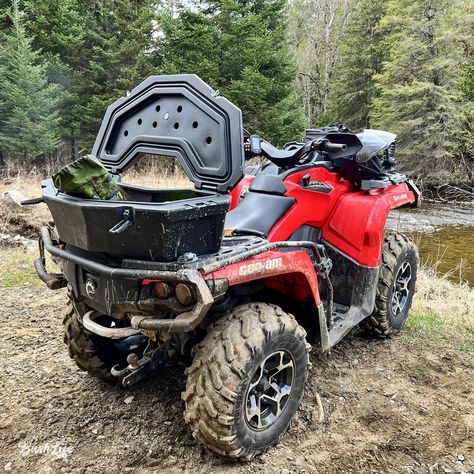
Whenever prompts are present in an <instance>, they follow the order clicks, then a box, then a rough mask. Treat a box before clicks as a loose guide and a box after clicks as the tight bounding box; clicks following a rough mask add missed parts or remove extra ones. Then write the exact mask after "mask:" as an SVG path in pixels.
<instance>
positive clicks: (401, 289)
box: [360, 234, 418, 338]
mask: <svg viewBox="0 0 474 474" xmlns="http://www.w3.org/2000/svg"><path fill="white" fill-rule="evenodd" d="M417 268H418V250H417V248H416V245H415V244H414V243H413V242H411V241H410V240H409V239H408V238H407V237H406V236H405V235H403V234H390V235H388V236H387V237H386V238H385V242H384V248H383V252H382V263H381V265H380V273H379V281H378V286H377V294H376V298H375V308H374V312H373V313H372V314H371V315H370V316H369V317H368V318H367V319H365V320H364V321H362V323H361V325H360V326H361V329H362V331H363V332H364V333H365V334H367V335H369V336H373V337H379V338H386V337H391V336H393V335H394V334H396V333H397V332H398V331H399V330H400V329H401V327H402V326H403V325H404V324H405V321H406V319H407V317H408V312H409V310H410V308H411V304H412V301H413V295H414V293H415V283H416V273H417Z"/></svg>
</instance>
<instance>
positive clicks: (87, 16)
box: [75, 0, 155, 148]
mask: <svg viewBox="0 0 474 474" xmlns="http://www.w3.org/2000/svg"><path fill="white" fill-rule="evenodd" d="M154 3H155V2H154V1H152V0H133V1H131V0H101V1H100V2H99V1H97V0H83V1H81V2H80V4H79V5H80V15H81V17H82V18H83V21H84V27H85V30H86V35H85V40H84V43H83V45H82V48H81V52H80V59H79V61H78V64H77V65H76V66H75V67H76V68H77V71H76V74H77V75H78V77H79V80H80V84H81V87H80V91H79V94H78V96H79V97H80V104H78V112H79V115H80V120H78V122H79V123H80V129H81V139H82V144H83V146H85V147H86V148H90V147H91V145H92V144H93V142H94V140H95V136H96V134H97V131H98V129H99V126H100V123H101V121H102V118H103V115H104V113H105V110H106V108H107V106H109V105H110V104H111V103H112V102H113V101H115V100H116V99H117V98H119V97H120V96H122V95H124V94H125V93H126V92H127V90H130V89H132V88H133V87H134V86H136V85H137V84H138V83H140V82H141V81H142V80H143V79H145V78H146V77H147V76H148V75H150V73H152V72H153V67H152V61H151V58H150V51H151V49H152V45H153V19H154Z"/></svg>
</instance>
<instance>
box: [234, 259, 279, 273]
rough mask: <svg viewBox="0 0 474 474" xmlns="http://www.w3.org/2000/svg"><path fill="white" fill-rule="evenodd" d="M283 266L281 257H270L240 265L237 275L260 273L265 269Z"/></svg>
mask: <svg viewBox="0 0 474 474" xmlns="http://www.w3.org/2000/svg"><path fill="white" fill-rule="evenodd" d="M281 266H283V261H282V258H281V257H279V258H270V259H269V260H267V261H265V262H253V263H249V264H248V265H242V266H241V267H240V268H239V276H247V275H255V274H256V273H262V272H263V271H265V270H273V269H274V268H279V267H281Z"/></svg>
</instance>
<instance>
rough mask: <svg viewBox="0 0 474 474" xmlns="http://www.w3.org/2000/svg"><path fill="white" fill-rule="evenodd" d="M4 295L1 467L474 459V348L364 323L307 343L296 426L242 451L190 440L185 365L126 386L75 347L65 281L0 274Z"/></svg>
mask: <svg viewBox="0 0 474 474" xmlns="http://www.w3.org/2000/svg"><path fill="white" fill-rule="evenodd" d="M0 297H1V301H2V303H1V309H0V329H1V334H2V336H1V343H0V365H1V367H0V370H1V374H2V376H1V377H0V406H1V410H0V470H5V471H7V472H8V471H11V472H14V473H18V472H20V473H22V472H35V473H37V472H39V473H56V472H82V473H99V472H100V473H105V472H107V473H109V472H133V473H146V472H170V473H175V472H176V473H178V472H190V473H191V472H192V473H206V474H208V473H222V472H223V473H237V472H242V473H260V472H261V473H267V472H268V473H281V472H291V473H303V472H306V473H313V472H321V473H326V472H329V473H333V472H334V473H343V472H363V473H368V472H379V473H382V472H383V473H392V472H393V473H399V472H408V473H427V472H433V473H438V472H439V473H445V472H451V473H461V472H464V473H472V472H474V450H473V443H472V439H473V433H474V413H473V408H472V402H473V396H474V395H473V390H474V356H473V354H469V353H463V352H455V351H450V352H446V351H436V350H433V349H430V348H427V347H426V346H424V345H423V344H422V343H421V342H420V343H415V344H407V343H406V342H404V340H403V338H401V337H395V338H393V339H391V340H387V341H383V340H382V341H381V340H370V339H364V338H361V337H358V336H349V337H348V338H347V339H346V340H345V341H343V342H342V343H341V344H340V345H338V346H337V347H336V348H335V349H334V350H333V351H332V353H331V354H330V355H328V356H322V355H318V354H316V353H314V352H313V353H312V355H311V362H312V364H313V368H312V369H311V371H310V374H309V379H308V383H307V386H306V390H305V395H304V398H303V400H302V404H301V407H300V410H299V411H298V414H297V417H296V419H295V421H294V423H293V424H292V426H291V428H290V430H289V431H288V432H287V433H286V434H285V436H283V438H282V439H281V441H280V443H279V444H278V445H277V446H276V447H275V448H273V449H271V450H270V451H268V452H267V453H265V454H263V455H262V456H260V457H257V458H255V459H254V460H253V461H251V462H250V463H235V462H229V461H226V460H223V459H221V458H219V457H217V456H215V455H214V454H212V453H209V452H207V451H204V450H203V449H202V448H201V447H200V446H199V445H198V444H197V443H196V442H195V441H194V440H193V438H192V436H191V433H190V430H189V428H188V427H187V426H186V424H185V423H184V420H183V409H184V403H183V402H182V401H181V399H180V393H181V391H182V390H183V388H184V385H185V377H184V374H183V368H177V369H176V370H166V371H162V372H161V373H159V374H157V375H156V376H155V377H153V378H152V379H150V380H148V381H147V382H145V383H142V384H140V385H138V386H135V387H133V388H132V389H129V390H124V389H122V388H120V387H115V386H109V385H107V384H105V383H102V382H100V381H98V380H96V379H94V378H92V377H90V376H88V375H87V374H86V373H83V372H81V371H79V369H78V368H77V367H76V366H75V364H74V362H73V361H72V360H70V359H69V356H68V353H67V348H66V346H65V345H64V344H63V342H62V325H61V319H62V317H63V313H64V309H65V305H66V292H65V291H59V292H55V293H52V292H50V291H49V290H47V289H45V288H42V287H39V288H31V287H18V288H14V289H5V288H1V287H0ZM317 393H319V394H320V397H321V399H322V404H323V407H324V421H323V423H319V421H318V419H319V416H320V413H319V410H318V404H317V397H316V394H317ZM131 397H133V399H132V398H131ZM126 402H128V403H126Z"/></svg>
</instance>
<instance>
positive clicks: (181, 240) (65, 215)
mask: <svg viewBox="0 0 474 474" xmlns="http://www.w3.org/2000/svg"><path fill="white" fill-rule="evenodd" d="M242 133H243V132H242V116H241V112H240V110H239V109H238V108H237V107H235V106H234V105H233V104H232V103H231V102H229V101H228V100H226V99H225V98H223V97H220V96H219V95H218V94H217V93H216V92H214V91H213V90H212V89H211V88H210V87H209V86H208V85H207V84H205V83H204V82H203V81H201V80H200V79H199V78H198V77H197V76H195V75H177V76H152V77H149V78H148V79H147V80H145V81H144V82H143V83H142V84H140V85H139V86H138V87H136V88H135V89H133V91H131V93H129V94H128V95H127V96H126V97H123V98H121V99H119V100H118V101H116V102H115V103H113V104H112V105H111V106H110V107H109V108H108V109H107V112H106V115H105V117H104V120H103V122H102V125H101V128H100V131H99V134H98V136H97V139H96V142H95V145H94V148H93V150H92V154H93V155H95V156H96V157H97V158H99V159H100V160H101V161H102V163H103V164H104V165H105V166H106V168H108V169H109V171H110V172H111V173H112V174H113V175H117V178H118V177H119V175H120V174H121V173H122V172H123V171H124V170H126V169H127V168H128V167H129V166H131V165H133V164H134V163H136V161H137V160H139V159H140V158H141V157H142V156H143V155H144V154H147V155H150V154H151V155H155V156H156V159H157V160H159V158H160V156H172V157H175V158H177V159H178V160H179V162H180V164H181V165H182V168H183V169H184V171H185V173H186V175H187V176H188V178H189V179H190V180H191V181H193V182H194V185H195V189H184V190H183V189H171V190H153V189H146V188H142V187H139V186H131V185H126V184H120V185H121V186H122V188H123V189H124V190H125V191H126V192H127V194H128V196H129V200H128V201H100V200H89V199H80V198H77V197H73V196H69V195H66V194H63V193H59V192H58V190H57V189H56V188H55V187H54V185H53V183H52V180H45V181H43V183H42V186H43V196H44V200H45V202H46V203H47V205H48V207H49V209H50V210H51V213H52V216H53V219H54V222H55V223H56V227H57V231H58V235H59V238H60V240H61V241H62V242H64V243H67V244H70V245H73V246H75V247H78V248H80V249H83V250H87V251H92V252H102V253H105V254H108V255H111V256H116V257H129V258H139V259H149V260H155V261H163V262H168V261H172V260H176V259H177V258H178V257H179V256H180V255H183V254H184V253H187V252H192V253H195V254H197V255H201V254H206V253H211V252H215V251H217V250H218V249H219V247H220V245H221V242H222V234H223V230H224V219H225V214H226V212H227V210H228V208H229V204H230V196H229V194H228V193H229V190H231V189H232V188H233V187H234V186H235V185H236V183H237V182H238V181H239V180H240V179H241V178H242V175H243V139H242ZM118 179H119V178H118Z"/></svg>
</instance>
